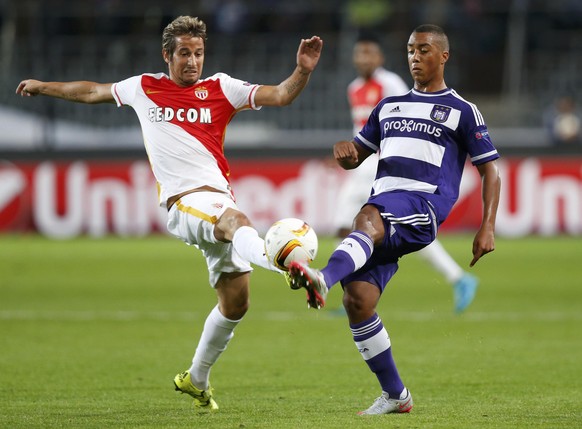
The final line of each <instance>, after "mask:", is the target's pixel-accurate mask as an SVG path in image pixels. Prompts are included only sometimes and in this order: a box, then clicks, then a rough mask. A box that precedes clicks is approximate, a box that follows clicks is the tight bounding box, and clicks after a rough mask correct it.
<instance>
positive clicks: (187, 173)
mask: <svg viewBox="0 0 582 429" xmlns="http://www.w3.org/2000/svg"><path fill="white" fill-rule="evenodd" d="M258 88H259V85H255V84H249V83H247V82H243V81H242V80H238V79H234V78H232V77H230V76H228V75H226V74H224V73H217V74H215V75H213V76H210V77H208V78H206V79H203V80H200V81H198V82H197V83H196V84H195V85H193V86H189V87H181V86H178V85H176V84H175V83H174V82H173V81H172V80H170V78H169V77H168V76H167V75H166V74H164V73H158V74H149V73H145V74H142V75H139V76H133V77H130V78H129V79H126V80H123V81H121V82H117V83H115V84H113V86H112V88H111V92H112V94H113V97H114V98H115V101H116V102H117V105H118V106H124V105H127V106H131V107H132V108H133V109H134V110H135V112H136V114H137V116H138V118H139V122H140V124H141V128H142V132H143V138H144V144H145V148H146V151H147V154H148V157H149V161H150V164H151V167H152V170H153V173H154V176H155V178H156V180H157V182H158V186H159V192H158V193H159V195H158V196H159V200H160V205H161V206H165V205H166V201H167V200H168V198H170V197H172V196H174V195H177V194H179V193H181V192H184V191H187V190H190V189H194V188H198V187H200V186H211V187H213V188H215V189H218V190H220V191H224V192H227V193H229V194H231V193H232V192H231V189H230V183H229V178H228V176H229V174H230V170H229V166H228V162H227V160H226V158H225V156H224V147H223V146H224V137H225V134H226V126H227V125H228V123H229V122H230V121H231V119H232V118H233V116H234V115H235V114H236V113H237V112H239V111H240V110H244V109H254V110H258V109H260V107H257V106H256V105H255V101H254V99H255V94H256V91H257V89H258Z"/></svg>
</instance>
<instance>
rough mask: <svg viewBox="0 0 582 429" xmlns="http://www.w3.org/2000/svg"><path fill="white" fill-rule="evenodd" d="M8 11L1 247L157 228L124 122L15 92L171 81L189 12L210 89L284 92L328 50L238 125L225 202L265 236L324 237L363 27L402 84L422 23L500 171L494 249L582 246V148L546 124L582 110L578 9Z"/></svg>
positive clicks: (474, 215) (37, 7) (0, 155)
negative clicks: (567, 108)
mask: <svg viewBox="0 0 582 429" xmlns="http://www.w3.org/2000/svg"><path fill="white" fill-rule="evenodd" d="M0 13H1V19H0V33H1V37H2V43H1V46H0V58H1V61H0V64H1V65H0V67H1V68H2V73H1V75H0V76H1V77H0V79H1V80H2V84H1V85H0V114H1V115H2V118H3V120H2V121H1V122H0V160H1V162H0V179H1V181H2V183H3V186H2V189H1V190H0V231H5V232H18V231H30V230H36V231H39V232H41V233H42V234H44V235H47V236H51V237H60V238H66V237H74V236H76V235H80V234H89V235H92V236H102V235H107V234H118V235H123V236H125V235H147V234H150V233H155V232H159V231H163V230H164V213H163V212H162V211H160V209H158V208H157V207H156V202H155V191H154V183H153V179H152V177H151V174H149V171H148V168H147V161H146V157H145V152H144V150H143V146H142V139H141V132H140V130H139V126H138V122H137V119H136V117H135V115H134V113H133V111H132V110H131V109H117V108H115V107H112V106H109V105H107V106H101V105H99V106H85V105H79V104H75V103H66V102H63V101H60V100H54V99H49V98H43V97H40V98H37V99H35V100H29V99H21V98H20V97H17V96H15V95H14V89H15V88H16V86H17V85H18V82H20V80H22V79H24V78H27V77H34V78H38V79H42V80H80V79H83V80H96V81H102V82H107V81H109V82H112V81H117V80H120V79H123V78H125V77H128V76H131V75H133V74H138V73H141V72H146V71H147V72H158V71H166V68H165V65H164V63H163V61H162V58H161V54H160V49H161V48H160V34H161V30H162V29H163V27H164V26H165V25H166V24H167V23H168V22H169V21H170V20H171V19H172V18H174V17H175V16H177V15H180V14H190V15H197V16H200V17H201V18H203V19H204V20H205V21H206V22H207V24H208V30H209V39H208V44H207V57H206V62H205V69H204V75H205V76H208V75H210V74H212V73H214V72H217V71H224V72H226V73H229V74H231V75H233V76H235V77H238V78H242V79H246V80H249V81H251V82H258V83H277V82H279V81H280V80H281V79H282V78H284V77H286V76H287V75H288V73H289V71H290V70H291V69H292V67H293V65H294V54H295V51H296V48H297V44H298V41H299V39H300V38H301V37H307V36H310V35H312V34H318V35H320V36H321V37H322V38H323V39H324V42H325V47H324V54H323V56H322V59H321V62H320V64H319V66H318V69H317V71H316V73H314V75H313V76H312V79H311V82H310V84H309V86H308V88H307V89H306V90H305V92H304V93H303V94H302V96H301V97H300V98H299V99H298V100H296V101H295V103H294V104H293V105H292V106H289V107H286V108H285V109H272V108H271V109H269V108H263V109H262V111H261V112H258V113H252V112H242V113H241V114H239V115H238V116H237V117H236V118H235V119H234V121H233V123H232V124H231V126H230V128H229V130H228V131H227V137H226V143H225V148H226V152H227V155H228V156H229V157H230V159H231V167H232V179H233V184H234V188H235V192H236V194H237V196H238V199H239V202H240V204H241V207H242V208H243V209H244V210H245V211H247V212H248V214H249V215H250V217H251V218H252V219H253V221H254V222H255V223H256V225H257V227H258V228H259V229H261V230H263V231H264V230H265V229H266V227H268V225H269V224H270V223H271V222H272V221H273V220H275V219H277V218H279V217H283V216H298V217H303V218H305V219H307V220H308V221H309V222H311V223H312V224H314V226H315V227H316V228H317V229H318V231H320V233H331V232H332V231H331V230H330V219H331V217H332V216H333V210H334V207H333V201H334V198H335V193H336V192H337V188H338V186H339V184H340V183H341V180H342V178H343V176H342V173H341V171H338V170H337V169H334V168H331V167H330V166H329V165H328V162H327V157H328V156H329V154H330V152H331V151H330V148H331V145H332V144H333V143H334V142H335V141H337V140H338V139H342V138H349V137H350V136H351V131H350V118H349V111H348V105H347V101H346V96H345V88H346V85H347V83H348V82H349V81H350V80H351V79H353V77H354V75H355V72H354V70H353V67H352V65H351V47H352V43H353V41H354V40H355V37H356V35H357V33H358V31H359V30H360V29H368V30H372V31H375V32H376V33H377V34H378V35H379V36H380V37H381V39H382V42H383V44H384V48H385V51H386V54H387V66H388V68H390V69H392V70H394V71H396V72H398V73H399V74H400V75H401V76H403V78H405V80H407V81H409V82H410V83H412V82H411V79H410V77H409V73H408V71H407V65H406V56H405V50H404V46H405V43H406V40H407V38H408V35H409V33H410V31H411V29H412V28H414V27H415V26H416V25H418V24H420V23H425V22H432V23H436V24H440V25H442V26H443V27H444V28H445V29H446V31H447V32H448V34H449V37H450V39H451V46H452V57H451V60H450V61H449V63H448V65H447V83H448V84H449V86H451V87H453V88H455V89H457V90H458V91H459V92H460V93H461V94H462V95H463V96H464V97H465V98H467V99H469V100H470V101H473V102H475V103H476V104H477V105H478V106H479V108H480V109H481V111H482V113H483V114H484V116H485V118H486V121H487V123H488V125H489V127H490V130H491V134H492V137H493V139H494V142H495V144H496V145H497V147H498V149H499V150H500V152H501V154H502V156H503V163H502V167H503V175H504V177H503V179H504V190H503V195H502V201H501V207H500V215H499V221H498V230H499V234H501V235H506V236H522V235H528V234H542V235H554V234H563V233H566V234H571V235H579V234H581V233H582V142H580V141H578V143H574V144H568V145H556V144H553V142H552V139H551V136H550V134H549V131H548V127H547V124H546V123H545V118H546V115H547V112H548V111H549V110H550V109H551V107H552V106H553V103H554V102H555V101H556V99H558V98H559V97H560V96H562V95H565V94H569V95H571V96H573V97H574V98H575V99H577V101H580V100H579V97H580V94H579V90H578V89H579V88H580V87H581V83H582V82H581V80H582V78H581V77H580V74H579V73H577V70H579V69H580V68H581V66H582V64H580V63H581V62H582V55H581V54H582V52H581V50H582V48H581V46H582V43H580V42H581V41H582V4H581V3H580V2H577V1H573V0H570V1H569V0H561V1H554V2H542V1H536V0H530V1H527V0H514V1H509V2H507V1H499V0H494V1H484V0H483V1H480V0H464V1H461V0H457V1H453V0H449V1H446V0H441V1H431V2H429V1H418V0H416V1H405V0H394V1H377V0H376V1H375V0H352V1H331V0H326V1H319V2H313V1H307V0H298V1H295V2H283V1H269V0H223V1H213V2H200V1H198V2H197V1H188V2H185V1H173V2H153V1H142V2H139V3H134V2H127V1H121V0H91V1H84V2H76V1H69V0H53V1H50V2H46V1H40V0H22V1H18V2H17V1H12V0H7V1H2V2H0ZM468 170H471V169H468ZM477 180H478V178H477V177H475V175H474V171H469V172H468V174H467V177H466V180H465V184H466V186H465V187H464V191H463V194H462V198H461V199H460V201H459V203H458V204H457V207H456V208H455V211H454V213H453V216H452V217H451V219H450V220H449V221H447V224H446V225H445V228H444V229H443V231H447V230H467V229H473V228H474V227H475V226H476V223H478V217H479V211H480V206H479V195H478V193H476V192H471V191H472V190H473V189H474V187H475V186H476V185H477ZM314 184H315V185H316V186H314ZM79 202H81V204H77V203H79Z"/></svg>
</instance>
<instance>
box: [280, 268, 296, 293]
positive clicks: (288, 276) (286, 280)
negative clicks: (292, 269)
mask: <svg viewBox="0 0 582 429" xmlns="http://www.w3.org/2000/svg"><path fill="white" fill-rule="evenodd" d="M281 274H283V277H285V283H287V286H289V287H290V288H291V289H300V287H299V286H295V285H294V283H293V281H292V280H291V275H290V274H289V273H288V272H287V271H281Z"/></svg>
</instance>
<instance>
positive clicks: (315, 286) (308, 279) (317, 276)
mask: <svg viewBox="0 0 582 429" xmlns="http://www.w3.org/2000/svg"><path fill="white" fill-rule="evenodd" d="M289 276H290V278H291V289H300V288H302V287H303V288H305V289H306V290H307V308H315V309H317V310H319V309H320V308H321V307H323V306H324V305H325V299H326V298H327V292H328V291H329V289H328V288H327V285H326V284H325V279H324V278H323V274H322V273H321V271H319V270H316V269H314V268H310V267H309V266H308V265H307V264H306V263H304V262H297V261H293V262H291V263H290V264H289Z"/></svg>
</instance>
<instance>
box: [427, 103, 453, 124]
mask: <svg viewBox="0 0 582 429" xmlns="http://www.w3.org/2000/svg"><path fill="white" fill-rule="evenodd" d="M450 113H451V108H450V107H449V106H441V105H439V104H435V105H434V107H433V108H432V112H430V119H432V120H433V121H435V122H438V123H440V124H442V123H443V122H446V121H447V119H449V114H450Z"/></svg>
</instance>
